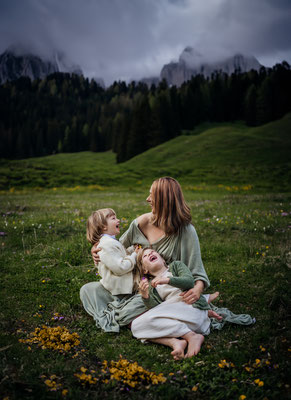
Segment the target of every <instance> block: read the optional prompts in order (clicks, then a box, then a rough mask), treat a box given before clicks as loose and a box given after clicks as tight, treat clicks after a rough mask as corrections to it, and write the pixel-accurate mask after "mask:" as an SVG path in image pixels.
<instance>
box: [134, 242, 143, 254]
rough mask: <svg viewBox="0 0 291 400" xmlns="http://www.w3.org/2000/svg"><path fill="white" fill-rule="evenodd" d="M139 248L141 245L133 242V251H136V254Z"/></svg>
mask: <svg viewBox="0 0 291 400" xmlns="http://www.w3.org/2000/svg"><path fill="white" fill-rule="evenodd" d="M141 248H142V247H141V245H140V244H135V245H134V251H135V252H136V254H138V253H139V251H140V249H141Z"/></svg>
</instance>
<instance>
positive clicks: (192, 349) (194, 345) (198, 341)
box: [183, 332, 204, 358]
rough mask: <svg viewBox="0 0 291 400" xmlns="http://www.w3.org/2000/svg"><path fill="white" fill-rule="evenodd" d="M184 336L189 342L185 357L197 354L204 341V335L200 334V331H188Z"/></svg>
mask: <svg viewBox="0 0 291 400" xmlns="http://www.w3.org/2000/svg"><path fill="white" fill-rule="evenodd" d="M183 338H184V339H186V340H187V342H188V350H187V353H186V355H185V358H189V357H193V356H196V355H197V354H198V353H199V351H200V349H201V346H202V343H203V342H204V336H203V335H200V333H195V332H188V333H186V335H184V336H183Z"/></svg>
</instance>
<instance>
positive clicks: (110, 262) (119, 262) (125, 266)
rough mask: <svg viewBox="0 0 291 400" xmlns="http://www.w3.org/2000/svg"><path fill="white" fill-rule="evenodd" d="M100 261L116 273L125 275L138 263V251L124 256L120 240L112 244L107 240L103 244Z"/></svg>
mask: <svg viewBox="0 0 291 400" xmlns="http://www.w3.org/2000/svg"><path fill="white" fill-rule="evenodd" d="M100 261H101V262H102V263H103V264H105V265H106V267H107V268H108V269H110V271H111V272H112V273H113V274H114V275H119V276H121V275H124V274H127V273H128V272H130V271H132V270H133V268H134V266H135V263H136V253H135V252H134V253H132V254H130V255H127V256H125V257H124V255H123V254H122V252H121V251H120V248H119V246H118V242H117V241H116V243H114V244H111V243H109V242H106V243H104V244H102V250H101V251H100Z"/></svg>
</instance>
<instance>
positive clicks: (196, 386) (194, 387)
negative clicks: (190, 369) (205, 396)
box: [192, 384, 198, 392]
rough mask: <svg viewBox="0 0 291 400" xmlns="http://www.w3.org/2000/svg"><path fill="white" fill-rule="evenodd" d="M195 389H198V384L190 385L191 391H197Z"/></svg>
mask: <svg viewBox="0 0 291 400" xmlns="http://www.w3.org/2000/svg"><path fill="white" fill-rule="evenodd" d="M197 390H198V384H196V385H195V386H193V387H192V392H197Z"/></svg>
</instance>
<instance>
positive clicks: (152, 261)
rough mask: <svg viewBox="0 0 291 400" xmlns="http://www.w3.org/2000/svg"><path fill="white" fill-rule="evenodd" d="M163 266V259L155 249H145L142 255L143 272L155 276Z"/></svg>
mask: <svg viewBox="0 0 291 400" xmlns="http://www.w3.org/2000/svg"><path fill="white" fill-rule="evenodd" d="M164 268H165V261H164V259H163V257H161V256H160V255H159V253H157V252H156V251H155V250H152V249H146V250H145V251H144V252H143V255H142V269H143V272H144V273H145V274H148V273H149V274H151V275H152V276H156V275H158V274H159V273H160V272H161V269H164Z"/></svg>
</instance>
